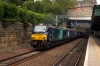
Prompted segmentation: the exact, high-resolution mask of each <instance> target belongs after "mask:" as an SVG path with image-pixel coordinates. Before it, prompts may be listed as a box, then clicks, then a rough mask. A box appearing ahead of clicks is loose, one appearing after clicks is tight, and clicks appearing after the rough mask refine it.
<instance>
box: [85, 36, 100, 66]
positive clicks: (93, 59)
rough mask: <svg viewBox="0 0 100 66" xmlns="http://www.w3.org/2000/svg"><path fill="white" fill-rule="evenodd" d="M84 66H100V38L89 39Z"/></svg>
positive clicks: (92, 37)
mask: <svg viewBox="0 0 100 66" xmlns="http://www.w3.org/2000/svg"><path fill="white" fill-rule="evenodd" d="M84 66H100V38H96V37H95V36H90V37H89V40H88V45H87V50H86V57H85V62H84Z"/></svg>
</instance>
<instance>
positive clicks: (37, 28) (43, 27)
mask: <svg viewBox="0 0 100 66" xmlns="http://www.w3.org/2000/svg"><path fill="white" fill-rule="evenodd" d="M46 28H47V27H46V26H40V25H39V26H35V27H34V32H46Z"/></svg>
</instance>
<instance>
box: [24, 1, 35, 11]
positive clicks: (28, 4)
mask: <svg viewBox="0 0 100 66" xmlns="http://www.w3.org/2000/svg"><path fill="white" fill-rule="evenodd" d="M22 8H24V9H27V10H31V11H35V10H34V9H35V7H34V1H26V2H24V3H23V5H22Z"/></svg>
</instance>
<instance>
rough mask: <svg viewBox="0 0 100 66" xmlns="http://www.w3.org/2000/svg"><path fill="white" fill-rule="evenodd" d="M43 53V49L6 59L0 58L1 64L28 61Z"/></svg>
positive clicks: (5, 65) (10, 64)
mask: <svg viewBox="0 0 100 66" xmlns="http://www.w3.org/2000/svg"><path fill="white" fill-rule="evenodd" d="M41 54H42V53H41V51H36V50H34V51H30V52H27V53H23V54H20V55H16V56H13V57H10V58H7V59H4V60H0V66H16V65H18V64H20V63H22V62H25V61H27V60H28V59H29V58H35V57H37V56H39V55H41Z"/></svg>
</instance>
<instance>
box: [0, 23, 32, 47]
mask: <svg viewBox="0 0 100 66" xmlns="http://www.w3.org/2000/svg"><path fill="white" fill-rule="evenodd" d="M31 32H32V25H31V24H30V25H29V27H27V28H26V29H24V27H23V24H22V23H20V22H17V23H15V24H11V25H9V26H8V27H3V26H2V24H1V22H0V47H5V46H13V45H18V44H24V43H29V42H30V35H31Z"/></svg>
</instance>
